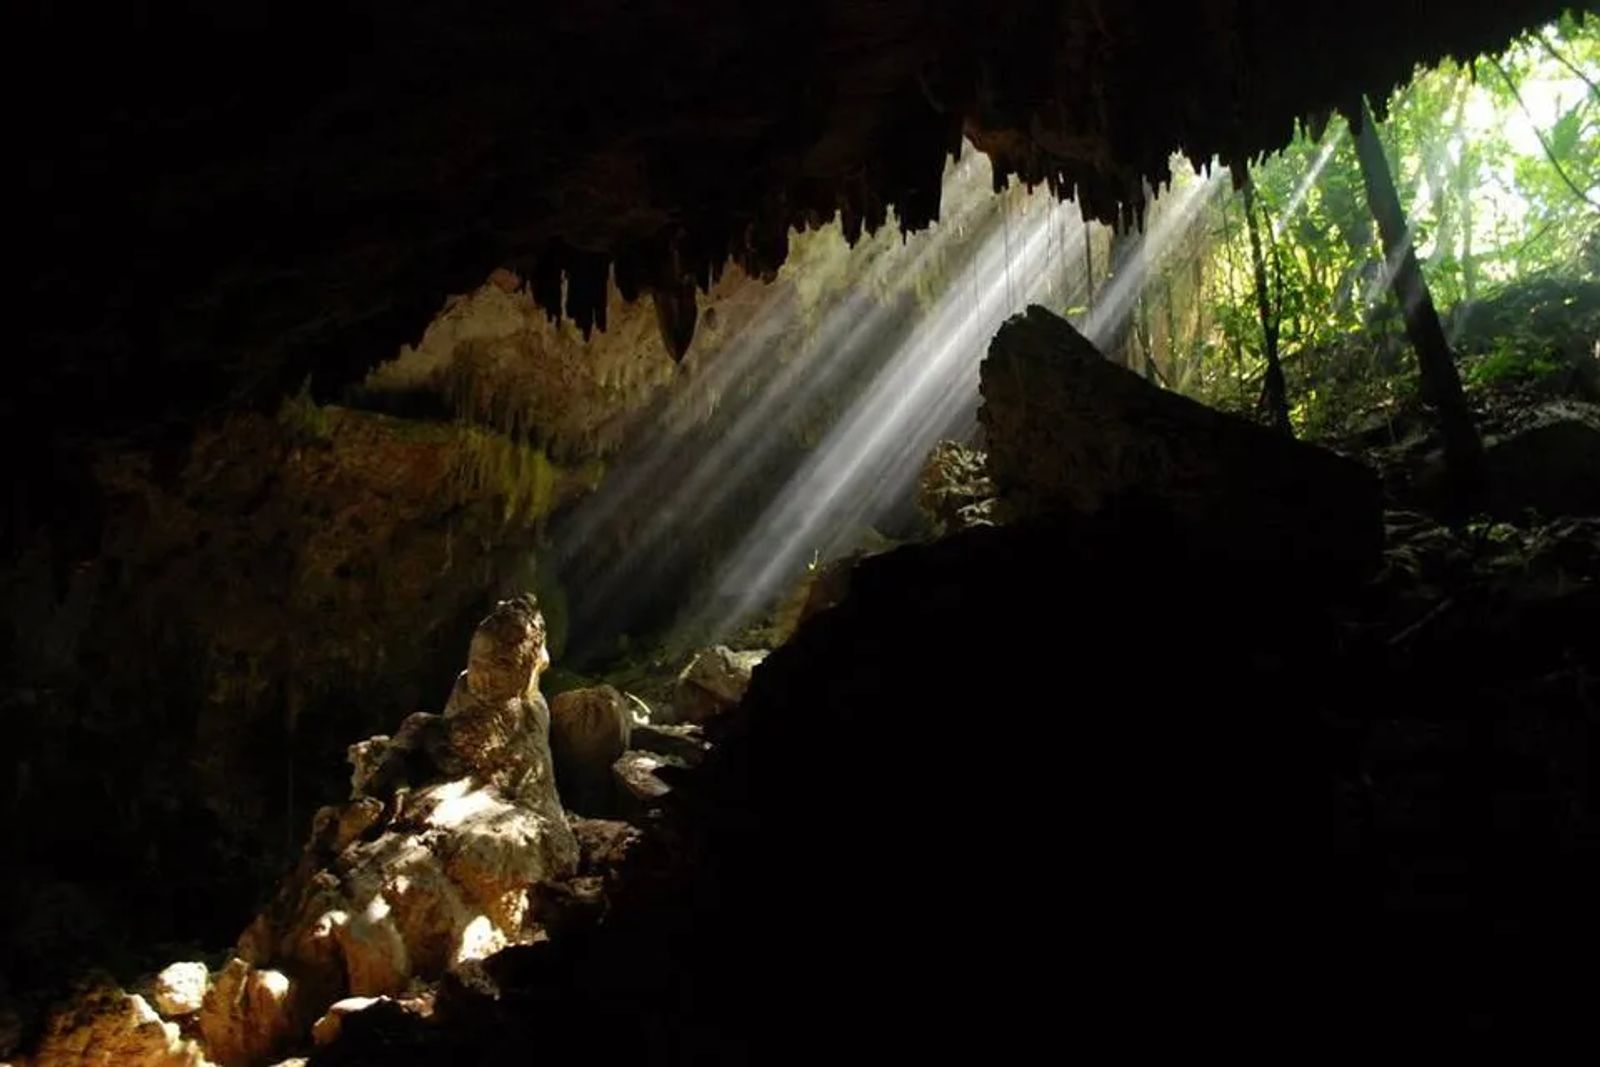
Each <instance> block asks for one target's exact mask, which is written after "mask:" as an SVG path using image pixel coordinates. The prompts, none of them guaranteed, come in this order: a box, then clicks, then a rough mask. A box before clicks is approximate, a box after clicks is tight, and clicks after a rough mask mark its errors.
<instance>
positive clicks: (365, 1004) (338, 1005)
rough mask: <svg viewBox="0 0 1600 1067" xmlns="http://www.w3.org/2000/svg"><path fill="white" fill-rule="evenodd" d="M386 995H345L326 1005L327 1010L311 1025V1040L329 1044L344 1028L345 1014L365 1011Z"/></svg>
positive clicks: (381, 1000)
mask: <svg viewBox="0 0 1600 1067" xmlns="http://www.w3.org/2000/svg"><path fill="white" fill-rule="evenodd" d="M388 999H389V998H388V997H345V998H344V999H343V1000H340V1001H335V1002H334V1003H333V1004H330V1005H329V1006H328V1010H327V1011H326V1012H325V1013H324V1014H323V1016H322V1018H320V1019H318V1020H317V1021H316V1022H315V1023H313V1024H312V1026H311V1040H313V1041H315V1042H316V1043H317V1044H318V1045H331V1044H333V1042H334V1041H336V1040H338V1038H339V1032H340V1030H342V1029H343V1028H344V1020H345V1017H346V1016H349V1015H354V1014H355V1013H356V1012H358V1011H366V1010H367V1009H368V1008H370V1007H372V1006H373V1005H374V1004H381V1003H383V1002H384V1001H387V1000H388Z"/></svg>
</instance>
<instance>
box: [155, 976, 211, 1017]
mask: <svg viewBox="0 0 1600 1067" xmlns="http://www.w3.org/2000/svg"><path fill="white" fill-rule="evenodd" d="M208 977H209V975H208V973H207V971H206V965H205V964H203V963H174V964H172V965H171V966H169V967H167V968H165V969H164V970H163V971H162V972H161V973H160V974H158V975H156V977H155V980H154V982H152V983H151V988H150V1001H151V1003H152V1004H154V1005H155V1008H156V1011H158V1012H160V1013H161V1014H162V1015H165V1016H166V1017H168V1018H169V1019H170V1018H173V1017H175V1016H179V1015H193V1014H194V1013H195V1012H197V1011H199V1010H200V1005H201V1002H202V1001H204V1000H205V996H206V981H207V979H208Z"/></svg>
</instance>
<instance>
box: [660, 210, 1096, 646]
mask: <svg viewBox="0 0 1600 1067" xmlns="http://www.w3.org/2000/svg"><path fill="white" fill-rule="evenodd" d="M1061 210H1067V207H1066V205H1059V204H1058V205H1052V206H1051V207H1050V208H1048V209H1045V210H1033V211H1031V212H1026V213H1025V215H1024V218H1023V219H1021V220H1020V225H1019V226H1018V227H1017V228H1016V229H1019V230H1020V231H1021V232H1019V233H1015V234H1014V233H1013V227H1012V226H1011V225H1010V217H1009V216H1010V212H1008V211H1006V210H1004V208H1002V212H1001V224H1000V233H999V236H998V239H996V237H995V236H993V235H991V236H990V237H989V239H988V240H987V241H985V242H984V244H983V246H982V247H981V248H980V250H979V252H978V255H977V260H976V264H975V267H976V274H977V276H978V277H979V278H980V279H982V280H981V281H980V283H979V288H978V292H977V294H976V297H975V300H974V299H973V298H972V297H971V295H970V294H962V293H961V292H960V287H959V286H953V287H952V290H953V291H952V292H951V293H949V294H947V296H946V297H945V298H943V299H941V300H940V301H939V303H938V304H937V306H936V307H935V308H934V309H933V311H932V312H931V313H930V314H929V315H928V316H927V317H926V318H924V319H923V321H922V322H921V323H920V324H919V325H918V326H917V328H916V329H915V330H913V332H912V334H911V336H910V337H908V338H907V339H906V341H905V342H904V343H903V344H902V345H901V347H900V348H899V350H898V351H897V352H896V353H895V354H894V356H893V357H892V358H891V359H890V360H889V362H888V363H887V365H886V366H885V367H884V368H883V369H882V371H880V372H879V374H878V375H877V376H876V378H875V379H874V381H873V382H872V384H871V385H870V386H869V388H868V389H867V390H866V391H865V392H864V393H863V394H862V395H861V396H860V397H859V398H858V399H857V400H856V401H855V402H854V404H852V405H851V407H850V409H849V411H848V413H847V414H846V416H845V417H844V419H843V420H842V421H841V422H840V423H839V424H838V425H836V426H835V427H834V428H833V430H832V431H830V432H829V434H828V435H827V436H826V437H825V438H824V439H823V441H822V442H821V443H820V444H819V446H818V447H817V448H816V449H815V451H814V452H813V454H812V455H811V456H810V457H809V458H808V459H807V460H806V462H805V463H804V464H803V465H802V467H801V469H800V470H799V471H797V472H796V473H795V475H794V476H793V477H792V478H791V479H790V480H789V483H788V484H787V485H786V486H785V487H784V489H783V491H782V493H781V494H780V495H779V497H778V499H777V500H775V501H774V502H773V503H772V504H771V505H770V506H769V507H768V509H767V510H766V512H765V513H763V514H762V515H761V516H760V517H758V518H757V520H756V521H755V523H754V524H753V525H752V527H751V529H750V532H749V533H748V534H747V535H746V537H745V539H744V541H743V542H742V544H741V545H740V547H739V549H738V551H737V552H735V553H734V555H733V556H732V557H731V558H730V559H729V560H728V561H727V563H726V564H725V565H724V566H723V567H722V569H721V570H720V571H719V573H718V575H717V577H716V579H715V580H714V581H713V582H712V584H711V586H710V587H709V589H708V590H707V597H706V599H705V600H704V601H703V602H702V603H701V604H700V605H699V606H698V607H697V608H696V609H695V610H694V612H693V613H692V614H691V615H690V617H689V619H688V621H687V623H686V631H687V633H688V634H689V635H691V636H690V640H694V639H697V638H698V636H699V635H702V634H706V633H716V632H719V631H723V630H726V629H728V628H730V627H733V626H736V625H737V624H738V623H739V622H740V621H742V620H743V619H744V618H745V617H747V616H748V615H750V614H751V613H752V612H754V611H757V610H759V609H760V608H761V607H762V606H763V605H764V604H765V603H766V602H767V601H768V600H769V599H770V598H771V597H772V596H773V595H775V594H777V593H779V592H781V590H782V589H783V588H784V587H785V586H786V585H787V584H788V583H789V582H790V581H792V580H793V579H794V577H795V575H796V574H797V573H798V572H799V571H800V570H801V569H803V567H804V565H805V562H806V561H807V560H809V559H811V558H813V557H814V556H816V555H831V554H832V553H833V551H834V550H836V548H837V547H838V546H837V544H836V543H830V542H836V539H837V538H838V537H840V536H845V537H847V536H848V535H849V534H850V533H851V532H853V531H854V530H856V529H858V528H859V527H860V525H862V524H863V523H864V522H865V521H867V520H869V519H870V517H871V515H872V513H873V511H874V510H875V507H876V506H877V505H878V504H879V503H880V502H881V499H882V496H883V495H884V494H886V493H888V494H893V493H896V492H899V491H903V490H904V489H905V488H906V487H907V486H908V485H909V484H910V483H911V482H913V481H914V480H915V479H916V477H917V475H918V474H919V472H920V471H921V468H922V464H923V462H924V461H925V460H926V457H927V454H928V451H929V450H930V449H931V448H932V447H933V445H934V444H935V443H936V442H937V441H938V440H939V438H940V437H942V436H944V435H945V434H946V433H947V432H948V430H949V429H950V427H951V426H952V424H955V423H957V422H959V421H962V419H961V416H962V415H963V414H964V409H969V408H970V407H971V404H972V402H973V401H974V400H975V398H976V396H977V368H978V362H979V360H980V359H981V358H982V354H983V350H984V348H985V346H986V344H987V342H988V340H989V337H990V336H991V335H992V334H993V333H994V331H995V330H996V329H998V328H999V326H1000V324H1001V323H1002V322H1003V321H1004V320H1005V318H1007V317H1009V316H1010V315H1012V314H1015V313H1016V312H1018V311H1020V310H1022V308H1023V307H1025V306H1026V304H1027V302H1028V300H1029V299H1031V298H1033V297H1035V296H1037V295H1038V294H1039V293H1040V292H1041V291H1042V290H1043V289H1044V288H1045V286H1046V285H1048V283H1049V272H1048V270H1047V269H1046V268H1047V267H1048V264H1047V262H1046V257H1045V255H1044V253H1045V252H1046V250H1047V248H1048V237H1049V234H1050V232H1051V228H1052V223H1053V221H1054V220H1053V219H1052V215H1053V213H1054V211H1061ZM963 295H967V296H968V299H962V296H963Z"/></svg>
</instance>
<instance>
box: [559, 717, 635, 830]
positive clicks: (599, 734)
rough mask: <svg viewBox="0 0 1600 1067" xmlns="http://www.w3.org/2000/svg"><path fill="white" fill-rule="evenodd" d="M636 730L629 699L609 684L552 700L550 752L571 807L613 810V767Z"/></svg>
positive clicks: (576, 809)
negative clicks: (611, 805) (629, 710)
mask: <svg viewBox="0 0 1600 1067" xmlns="http://www.w3.org/2000/svg"><path fill="white" fill-rule="evenodd" d="M632 728H633V719H632V716H631V715H629V713H628V702H627V700H626V698H624V697H623V695H622V694H621V693H619V692H618V691H617V690H616V689H614V688H612V687H611V686H609V685H602V686H595V687H593V688H588V689H573V690H569V691H567V692H565V693H561V694H559V695H558V696H556V697H555V699H553V700H552V701H551V702H550V754H551V756H552V757H553V759H554V761H555V770H556V784H557V786H558V787H559V789H560V793H561V799H562V801H563V802H564V803H565V804H566V805H567V806H568V807H569V808H572V809H574V810H575V811H581V812H585V813H589V814H598V813H603V812H605V811H607V810H608V809H609V806H610V801H611V792H612V777H611V765H612V764H613V763H615V762H616V761H617V759H618V758H619V757H620V756H621V755H622V754H623V753H624V752H626V751H627V750H628V741H629V737H630V735H631V733H632Z"/></svg>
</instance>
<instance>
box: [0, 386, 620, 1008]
mask: <svg viewBox="0 0 1600 1067" xmlns="http://www.w3.org/2000/svg"><path fill="white" fill-rule="evenodd" d="M159 458H160V457H159V456H157V455H155V454H153V453H152V452H150V451H142V450H125V451H118V452H106V453H104V454H103V455H102V456H101V457H100V460H99V462H98V464H97V467H96V469H95V471H94V474H93V478H94V484H95V487H96V489H97V490H98V494H99V496H98V498H97V499H98V507H99V509H100V511H101V515H102V536H101V540H100V543H99V544H98V545H97V546H96V550H95V551H94V552H93V553H91V554H86V555H82V556H81V557H73V558H72V559H71V562H70V564H69V565H68V566H66V567H64V568H63V567H61V566H60V562H61V560H62V556H61V551H60V550H61V548H62V546H59V545H55V544H52V543H51V542H50V540H49V538H48V537H47V536H43V535H41V536H39V537H37V538H36V539H34V540H33V541H32V542H31V543H30V544H29V545H28V546H27V547H26V548H25V550H24V551H23V552H22V553H21V554H20V555H19V557H18V558H17V559H16V560H13V561H9V562H8V565H7V566H6V567H5V568H4V569H3V570H0V604H3V606H4V609H5V612H4V614H5V618H6V619H7V620H8V625H7V626H6V627H5V630H4V632H3V640H0V663H3V664H4V667H5V674H6V679H7V685H6V686H5V687H4V689H3V690H0V720H3V721H4V723H5V728H6V733H7V759H6V760H5V764H4V766H3V767H0V775H3V779H0V781H3V788H0V797H3V800H0V804H3V809H0V820H3V825H4V828H5V831H6V849H5V860H4V863H5V866H6V869H7V871H8V872H9V873H8V877H7V878H6V880H5V883H6V884H5V894H6V900H5V902H4V906H3V907H0V914H3V915H4V923H5V930H4V934H5V940H6V942H7V944H8V945H11V946H14V947H15V949H16V954H15V955H14V956H13V957H12V959H11V960H10V961H8V963H9V965H10V966H12V967H15V968H17V973H16V974H15V975H14V976H13V979H14V980H15V981H16V982H18V983H19V984H22V985H24V986H26V985H27V984H29V983H30V982H40V981H47V980H50V979H52V978H59V977H61V976H62V974H61V972H62V971H63V970H65V971H66V972H68V973H70V970H71V968H72V967H73V966H75V965H81V964H82V963H83V962H84V960H82V959H80V958H78V957H77V956H75V955H74V952H75V951H77V950H80V949H81V950H83V951H85V952H88V953H90V954H91V955H90V956H89V958H90V959H94V960H95V961H96V962H101V963H115V962H117V961H118V960H119V959H120V958H121V957H120V956H119V950H120V949H122V948H129V949H130V950H131V949H137V948H143V947H147V946H148V945H149V944H150V943H151V942H152V941H159V940H187V939H208V940H210V941H212V942H214V943H219V944H220V943H223V942H225V941H226V940H227V938H229V937H231V935H232V933H233V932H234V931H233V930H232V929H231V927H233V926H234V925H236V924H237V922H238V917H239V916H240V915H241V914H245V913H247V912H248V910H249V908H250V907H251V906H252V905H253V904H254V903H255V897H256V895H257V894H258V893H259V892H261V891H262V888H263V887H264V886H266V885H268V884H270V880H271V878H273V877H274V876H275V875H276V874H277V873H278V871H279V868H280V867H281V866H282V865H283V864H284V863H286V862H287V861H288V859H289V858H290V857H291V856H292V855H293V850H294V849H295V848H296V847H297V846H298V842H299V840H300V838H301V836H302V834H303V831H304V828H305V824H306V820H307V819H309V817H310V814H311V812H312V811H313V810H315V808H316V806H317V805H319V804H322V803H325V802H327V801H328V800H329V799H331V798H333V797H337V796H339V795H342V793H343V791H344V789H345V785H346V783H345V778H346V775H347V771H346V769H345V767H344V751H345V747H346V746H347V745H348V744H349V743H350V741H351V739H352V738H356V737H360V736H364V735H366V734H369V733H373V732H381V731H382V730H384V729H386V728H387V727H388V726H389V725H390V724H392V723H393V722H395V721H398V719H399V718H401V717H403V716H404V715H405V714H408V713H409V712H411V711H415V710H417V709H419V708H423V707H429V706H432V705H434V704H436V703H438V701H439V700H441V699H442V698H443V695H444V694H445V693H447V692H448V691H449V687H450V685H451V683H452V681H453V678H454V674H455V672H456V670H457V669H458V667H459V663H458V662H457V661H458V660H459V655H460V646H461V643H462V641H463V640H464V637H463V635H464V634H468V633H470V631H471V627H472V625H473V624H474V623H475V622H476V621H477V619H478V617H479V616H480V615H481V614H482V613H483V611H484V610H485V608H486V606H487V605H491V604H492V602H493V597H494V594H495V592H496V591H497V590H498V589H500V588H521V587H525V586H526V585H527V584H528V583H529V580H530V579H529V575H530V573H531V567H532V563H533V558H534V555H535V553H536V539H537V531H538V528H539V524H540V522H541V521H542V519H543V517H544V516H547V515H548V514H549V513H550V512H552V511H553V510H555V509H556V508H557V507H559V506H560V505H561V504H562V503H563V502H565V501H568V500H570V499H572V498H573V497H574V496H576V495H579V494H581V493H584V492H587V491H589V490H591V489H592V488H593V486H594V484H595V482H596V480H597V479H598V477H599V475H600V473H601V469H602V468H601V465H600V464H599V463H598V462H597V461H591V462H586V463H581V464H572V465H561V464H558V463H555V462H553V461H551V460H550V459H549V458H548V457H547V456H546V454H545V453H544V452H543V451H542V450H540V449H537V448H534V447H531V446H529V445H527V444H526V443H522V442H518V441H513V440H511V439H509V438H506V437H504V436H503V435H500V434H498V433H496V432H494V431H491V430H485V429H483V428H480V427H476V426H471V425H467V424H457V423H426V422H419V421H414V420H401V419H396V418H392V417H389V416H385V415H379V414H374V413H370V412H364V411H357V410H352V409H348V408H342V407H338V406H332V405H318V404H317V403H315V402H314V401H312V400H311V399H310V398H309V397H306V396H297V397H293V398H290V399H289V400H287V401H286V402H285V403H284V404H283V406H282V408H281V409H280V411H279V412H278V413H277V414H276V415H273V416H267V415H258V414H250V413H245V414H240V415H236V416H232V417H230V418H227V419H225V420H222V421H220V422H218V423H217V424H215V425H208V426H206V427H203V428H202V429H201V430H200V431H199V432H198V433H197V435H196V437H195V438H194V440H193V441H192V443H191V445H190V448H189V450H188V453H187V456H186V459H185V460H184V462H183V463H182V465H181V467H179V468H177V469H172V470H163V469H162V468H161V467H160V464H159ZM120 909H125V911H123V910H120ZM79 938H81V939H82V940H83V942H84V943H83V944H75V943H74V942H75V941H76V940H77V939H79ZM124 962H125V961H124ZM4 977H5V976H3V975H0V988H3V986H4V985H5V981H4Z"/></svg>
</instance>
